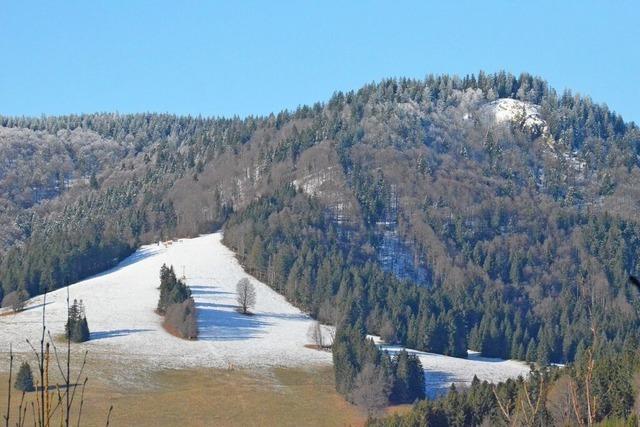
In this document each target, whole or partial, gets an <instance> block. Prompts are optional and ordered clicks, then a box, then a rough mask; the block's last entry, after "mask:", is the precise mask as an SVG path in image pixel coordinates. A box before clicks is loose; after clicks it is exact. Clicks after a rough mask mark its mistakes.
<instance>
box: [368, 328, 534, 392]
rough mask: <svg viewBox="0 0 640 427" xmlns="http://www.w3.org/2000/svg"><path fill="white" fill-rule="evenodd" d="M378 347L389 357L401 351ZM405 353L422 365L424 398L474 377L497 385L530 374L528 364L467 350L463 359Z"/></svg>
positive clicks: (432, 354) (463, 384)
mask: <svg viewBox="0 0 640 427" xmlns="http://www.w3.org/2000/svg"><path fill="white" fill-rule="evenodd" d="M378 344H379V345H380V348H382V349H383V350H385V351H387V352H389V353H390V354H391V355H393V354H396V353H398V352H399V351H401V350H402V349H403V347H400V346H395V345H384V344H381V343H380V342H379V341H378ZM406 350H407V352H408V353H412V354H416V355H417V356H418V358H419V359H420V362H421V363H422V367H423V368H424V371H425V372H424V376H425V390H426V394H427V397H428V398H435V397H438V396H441V395H443V394H446V393H447V391H448V390H449V388H450V387H451V384H455V385H456V387H466V386H470V385H471V382H472V381H473V377H474V375H475V376H477V377H478V379H479V380H480V381H488V382H492V383H497V382H501V381H506V380H508V379H509V378H517V377H519V376H522V377H525V378H526V377H527V375H529V372H530V368H529V365H527V364H526V363H525V362H520V361H517V360H503V359H497V358H490V357H482V356H480V353H478V352H476V351H472V350H469V352H468V354H469V356H468V358H467V359H462V358H458V357H451V356H444V355H442V354H435V353H426V352H423V351H418V350H412V349H406Z"/></svg>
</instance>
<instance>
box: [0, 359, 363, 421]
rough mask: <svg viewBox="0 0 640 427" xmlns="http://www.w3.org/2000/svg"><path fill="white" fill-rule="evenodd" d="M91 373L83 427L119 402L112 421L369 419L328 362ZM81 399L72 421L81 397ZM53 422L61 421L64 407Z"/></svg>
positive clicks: (3, 378) (2, 392)
mask: <svg viewBox="0 0 640 427" xmlns="http://www.w3.org/2000/svg"><path fill="white" fill-rule="evenodd" d="M32 367H34V366H33V364H32ZM92 370H93V369H90V371H89V382H88V383H87V388H86V392H85V398H84V407H83V411H82V412H83V416H82V425H85V426H100V425H105V422H106V419H107V412H108V410H109V406H110V405H113V407H114V409H113V412H112V415H111V423H110V425H111V426H307V425H308V426H361V425H363V424H364V422H365V419H366V418H365V416H363V414H362V413H361V412H359V410H358V409H357V408H356V407H354V406H352V405H350V404H349V403H347V402H346V401H345V400H344V399H343V398H342V397H341V396H340V395H338V394H337V393H336V392H335V390H334V383H333V373H332V370H331V368H330V367H327V368H316V369H290V368H286V369H285V368H277V369H272V370H265V371H262V372H250V371H245V370H220V369H194V370H167V371H157V372H152V373H149V374H145V376H144V384H145V386H142V387H141V386H132V387H123V386H120V385H116V383H114V382H112V381H109V380H106V381H101V380H100V379H97V378H93V377H92V374H91V371H92ZM34 375H35V372H34ZM52 376H53V369H52ZM94 377H95V376H94ZM7 378H8V374H7V373H2V374H0V412H1V413H2V414H3V415H4V414H5V413H6V401H7ZM20 396H21V394H20V393H17V392H15V391H14V393H13V395H12V405H11V406H12V408H13V409H12V417H11V418H12V420H13V422H12V423H11V425H15V421H16V415H17V408H18V404H19V400H20ZM76 399H77V400H76V402H75V404H74V411H73V414H74V417H73V418H72V421H73V422H72V424H73V425H75V424H76V419H77V416H76V415H77V412H78V411H77V404H78V403H79V395H78V396H77V397H76ZM26 400H27V401H29V402H30V401H35V395H34V393H27V397H26ZM29 405H30V404H29ZM53 406H55V403H54V405H53ZM30 411H31V409H30V406H29V412H30ZM27 417H28V418H27V423H26V424H25V425H33V421H32V417H31V416H30V415H28V416H27ZM3 421H4V420H3ZM51 425H54V426H57V425H60V413H59V412H57V413H56V416H54V417H53V420H52V423H51Z"/></svg>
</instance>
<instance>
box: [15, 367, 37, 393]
mask: <svg viewBox="0 0 640 427" xmlns="http://www.w3.org/2000/svg"><path fill="white" fill-rule="evenodd" d="M13 386H14V387H15V388H16V390H20V391H34V390H35V387H34V386H33V373H32V372H31V366H29V364H28V363H27V362H22V365H20V370H19V371H18V375H17V376H16V382H15V383H14V385H13Z"/></svg>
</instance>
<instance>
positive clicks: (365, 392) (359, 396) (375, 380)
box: [351, 363, 391, 415]
mask: <svg viewBox="0 0 640 427" xmlns="http://www.w3.org/2000/svg"><path fill="white" fill-rule="evenodd" d="M390 390H391V384H390V381H389V378H387V377H386V376H385V374H384V372H383V371H382V369H377V368H376V367H375V366H374V365H372V364H370V363H368V364H366V365H365V366H364V368H362V371H360V373H359V374H358V376H357V377H356V380H355V384H354V388H353V391H352V392H351V400H352V401H353V403H355V404H356V405H358V406H359V407H361V408H362V409H364V410H365V411H366V412H367V414H368V415H375V414H377V413H379V412H380V411H381V410H382V408H384V407H385V406H387V404H388V403H389V393H390Z"/></svg>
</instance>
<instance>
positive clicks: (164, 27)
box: [0, 0, 640, 122]
mask: <svg viewBox="0 0 640 427" xmlns="http://www.w3.org/2000/svg"><path fill="white" fill-rule="evenodd" d="M639 4H640V2H634V1H622V0H620V1H611V2H607V1H604V0H603V1H597V2H596V1H570V0H562V1H561V0H556V1H537V0H536V1H534V0H530V1H526V2H525V1H518V0H505V1H489V0H487V1H456V2H454V1H446V2H445V1H438V2H429V1H416V2H402V1H394V2H391V1H389V2H380V1H366V2H365V1H355V0H354V1H349V0H342V1H340V2H334V1H323V2H320V1H240V0H238V1H226V2H221V1H220V2H217V1H208V2H204V1H203V2H191V1H161V0H156V1H134V0H129V1H115V0H111V1H107V0H103V1H99V0H91V1H87V0H84V1H63V0H58V1H50V2H31V1H23V0H20V1H13V0H2V1H0V114H5V115H40V114H43V113H44V114H65V113H82V112H95V111H119V112H144V111H154V112H171V113H177V114H202V115H214V116H217V115H223V116H231V115H240V116H245V115H248V114H266V113H269V112H271V111H274V112H277V111H279V110H281V109H284V108H295V107H296V106H298V105H300V104H308V103H313V102H315V101H324V100H327V99H328V98H329V97H330V96H331V94H332V93H333V92H334V91H335V90H350V89H357V88H358V87H360V86H361V85H363V84H364V83H368V82H371V81H377V80H380V79H382V78H385V77H400V76H406V77H417V78H422V77H424V76H425V75H426V74H428V73H454V74H460V75H464V74H467V73H477V72H478V71H479V70H481V69H482V70H485V71H488V72H493V71H497V70H500V69H505V70H507V71H510V72H513V73H515V74H518V73H520V72H522V71H528V72H530V73H532V74H535V75H539V76H542V77H544V78H545V79H547V80H548V81H549V82H550V83H551V85H552V86H554V87H555V88H556V89H558V90H560V91H561V90H563V89H564V88H571V89H572V90H574V91H577V92H580V93H582V94H585V95H589V96H591V97H592V98H593V99H594V100H595V101H597V102H605V103H607V105H609V107H610V108H612V109H613V110H615V111H617V112H619V113H620V114H622V115H623V117H624V118H625V119H627V120H635V121H636V122H640V102H639V101H638V100H639V99H640V25H639V22H640V5H639Z"/></svg>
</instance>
